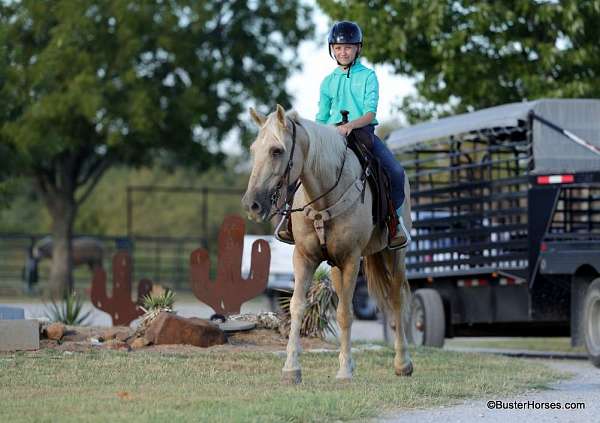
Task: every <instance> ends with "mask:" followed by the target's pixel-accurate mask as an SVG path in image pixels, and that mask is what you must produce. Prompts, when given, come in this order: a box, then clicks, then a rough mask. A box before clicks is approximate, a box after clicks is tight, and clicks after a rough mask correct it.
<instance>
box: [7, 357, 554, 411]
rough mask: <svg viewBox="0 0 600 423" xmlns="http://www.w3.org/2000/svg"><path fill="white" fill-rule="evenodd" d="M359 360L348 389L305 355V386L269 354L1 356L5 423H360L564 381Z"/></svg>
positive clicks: (527, 367) (499, 366)
mask: <svg viewBox="0 0 600 423" xmlns="http://www.w3.org/2000/svg"><path fill="white" fill-rule="evenodd" d="M354 357H355V359H356V362H357V371H356V373H355V379H354V381H353V382H352V383H350V384H343V383H342V384H340V383H337V382H336V380H335V377H334V376H335V372H336V370H337V356H336V355H335V354H332V353H327V354H316V353H310V354H309V353H307V354H304V355H303V356H302V357H301V362H302V365H303V379H304V381H303V383H302V384H301V385H299V386H286V385H282V384H281V383H280V374H281V373H280V372H281V367H282V365H283V358H281V357H279V356H277V355H275V354H272V353H215V352H211V351H210V350H208V351H207V350H204V351H202V352H198V353H194V354H188V355H182V354H178V355H174V354H165V353H156V352H154V353H150V352H133V353H124V352H114V351H94V352H92V353H66V354H65V353H62V352H57V351H52V350H43V351H40V352H36V353H16V354H8V353H0V404H1V406H0V421H3V422H5V421H6V422H22V421H48V422H50V421H52V422H55V421H61V422H68V421H73V422H75V421H77V422H79V421H98V422H100V421H103V422H104V421H128V422H138V421H139V422H164V421H168V422H169V423H173V422H184V421H210V422H221V421H223V422H229V421H244V422H246V421H250V422H261V423H262V422H281V421H298V422H312V421H314V422H317V421H318V422H322V421H331V420H342V421H343V420H357V419H358V420H361V419H365V418H368V417H373V416H377V415H380V414H382V413H384V412H387V411H393V410H399V409H411V408H426V407H433V406H439V405H442V404H450V403H454V402H457V401H460V400H462V399H465V398H484V399H485V398H492V397H493V398H498V397H499V396H501V395H507V394H511V393H515V392H519V391H524V390H528V389H531V388H540V387H544V386H545V385H546V384H548V383H549V382H551V381H553V380H556V379H557V378H559V377H561V375H560V374H559V373H557V372H555V371H552V370H550V369H548V368H546V367H544V366H543V365H542V364H540V363H536V362H531V361H525V360H520V359H511V358H505V357H495V356H485V355H479V354H461V353H454V352H447V351H440V350H436V349H427V348H422V349H418V350H416V351H413V359H414V363H415V374H414V376H413V377H411V378H398V377H396V376H395V375H394V374H393V369H392V357H393V352H392V350H391V349H389V348H385V349H383V350H379V351H364V352H360V353H357V354H355V356H354ZM562 376H564V375H562Z"/></svg>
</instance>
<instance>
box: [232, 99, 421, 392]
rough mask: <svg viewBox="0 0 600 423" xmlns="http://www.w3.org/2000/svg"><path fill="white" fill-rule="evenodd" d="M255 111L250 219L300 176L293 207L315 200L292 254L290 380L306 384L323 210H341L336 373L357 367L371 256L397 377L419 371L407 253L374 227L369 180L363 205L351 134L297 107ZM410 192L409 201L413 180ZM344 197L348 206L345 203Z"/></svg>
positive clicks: (335, 234) (300, 218)
mask: <svg viewBox="0 0 600 423" xmlns="http://www.w3.org/2000/svg"><path fill="white" fill-rule="evenodd" d="M250 115H251V116H252V119H253V120H254V121H255V122H256V123H257V124H258V126H259V127H260V131H259V134H258V137H257V139H256V140H255V141H254V143H253V144H252V146H251V147H250V149H251V152H252V155H253V160H254V163H253V168H252V173H251V175H250V180H249V182H248V189H247V191H246V194H245V195H244V198H243V199H242V203H243V204H244V207H245V209H246V210H247V212H248V214H249V216H250V217H253V218H255V219H257V220H260V219H263V220H264V219H267V218H268V217H269V215H270V214H271V212H272V209H273V208H274V204H275V203H277V198H278V194H281V193H283V194H284V195H285V192H286V190H287V186H289V185H293V184H295V183H296V181H300V182H301V186H300V188H299V189H298V191H297V192H296V195H295V197H294V202H293V207H294V209H296V208H303V206H305V205H306V204H308V203H310V202H311V201H314V200H316V201H315V202H314V203H313V204H311V205H310V206H309V207H305V208H304V212H298V213H292V227H293V235H294V239H295V243H296V247H295V249H294V255H293V265H294V280H295V286H294V294H293V296H292V299H291V304H290V311H291V318H292V321H291V329H290V335H289V341H288V345H287V359H286V361H285V365H284V367H283V379H284V381H288V382H293V383H299V382H300V381H301V371H300V363H299V362H298V354H299V352H300V348H301V347H300V327H301V323H302V319H303V316H304V310H305V304H306V293H307V290H308V288H309V284H310V283H311V281H312V277H313V274H314V272H315V270H316V269H317V267H318V265H319V264H320V263H321V262H322V261H324V260H325V256H324V254H323V249H322V248H321V242H320V236H319V235H318V234H317V230H316V225H315V224H314V223H315V222H316V221H317V220H321V218H322V217H321V216H320V212H322V213H327V212H328V211H327V210H329V211H332V210H334V209H335V211H336V212H335V213H334V215H335V217H332V218H331V219H330V220H326V221H325V222H324V232H325V238H326V251H327V253H328V256H329V258H330V259H331V260H332V261H333V263H334V264H335V266H334V267H333V268H332V270H331V279H332V281H333V287H334V289H335V291H336V293H337V295H338V299H339V302H338V307H337V322H338V325H339V327H340V354H339V362H340V368H339V371H338V373H337V378H338V379H342V380H344V379H345V380H349V379H351V378H352V372H353V369H354V362H353V360H352V357H351V350H350V327H351V325H352V295H353V293H354V287H355V284H356V277H357V274H358V269H359V265H360V258H361V256H363V257H364V258H365V260H364V261H365V273H366V276H367V280H368V286H369V292H370V293H371V294H373V295H374V296H375V298H376V299H377V302H378V304H379V306H380V308H381V309H382V310H384V312H386V313H388V315H389V316H390V321H391V322H393V325H394V328H395V336H396V339H395V350H396V355H395V358H394V368H395V371H396V374H397V375H410V374H412V371H413V365H412V361H411V359H410V356H409V353H408V345H407V342H406V337H405V334H404V327H403V316H404V313H405V310H407V308H406V307H407V305H408V304H409V301H410V289H409V287H408V282H407V280H406V274H405V267H404V255H405V250H399V251H398V250H396V251H391V250H389V249H387V240H388V236H387V229H383V230H382V228H380V227H379V226H375V225H374V224H373V218H372V196H371V190H370V188H369V186H368V184H367V186H366V191H365V193H364V202H363V201H361V195H362V183H363V182H362V181H361V178H360V176H361V174H362V169H361V166H360V164H359V162H358V159H357V158H356V156H355V155H354V154H353V153H352V152H351V151H349V150H348V149H347V148H346V143H345V139H344V137H343V136H341V135H339V134H338V132H337V130H336V129H335V128H334V127H331V126H326V125H320V124H318V123H314V122H311V121H309V120H306V119H302V118H300V117H299V116H298V114H297V113H296V112H295V111H291V112H289V113H288V114H287V115H286V113H285V110H284V109H283V107H281V106H280V105H277V110H276V111H275V112H273V113H271V114H270V115H269V116H268V117H267V116H263V115H261V114H259V113H257V112H256V111H255V110H254V109H250ZM286 169H289V170H287V171H286ZM336 181H337V183H336ZM286 185H287V186H286ZM332 187H333V189H331V188H332ZM351 190H356V191H357V192H358V195H350V196H348V195H347V193H348V192H350V193H351ZM404 191H405V194H406V199H407V202H408V199H409V198H410V196H409V186H408V181H407V182H406V184H405V187H404ZM323 194H325V195H324V196H323ZM340 199H342V200H343V201H339V200H340ZM344 201H345V202H346V204H342V206H343V207H342V206H340V204H341V203H344ZM331 206H335V207H333V208H330V207H331ZM326 209H327V210H326ZM404 212H405V215H404V222H406V223H407V226H408V230H410V226H411V220H410V206H408V205H407V207H404ZM315 216H317V217H315ZM332 216H333V215H332ZM311 217H312V218H311ZM313 219H317V220H313Z"/></svg>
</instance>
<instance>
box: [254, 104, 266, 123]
mask: <svg viewBox="0 0 600 423" xmlns="http://www.w3.org/2000/svg"><path fill="white" fill-rule="evenodd" d="M250 116H251V117H252V120H253V121H254V122H256V124H257V125H258V126H263V125H264V124H265V122H266V121H267V117H266V116H265V115H263V114H261V113H259V112H257V111H256V110H254V107H250Z"/></svg>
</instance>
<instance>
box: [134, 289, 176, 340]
mask: <svg viewBox="0 0 600 423" xmlns="http://www.w3.org/2000/svg"><path fill="white" fill-rule="evenodd" d="M174 304H175V292H174V291H172V290H171V289H168V288H167V289H165V288H163V287H162V286H160V285H156V284H155V285H153V286H152V291H150V293H148V294H146V296H144V298H143V300H142V305H141V306H139V307H140V308H141V309H142V310H143V311H144V315H143V316H142V320H141V321H140V324H139V326H138V328H137V330H136V336H140V335H142V334H143V333H144V332H145V331H146V328H147V327H148V326H149V325H150V323H152V321H153V320H154V319H156V318H157V317H158V315H159V314H160V313H161V312H163V311H166V312H167V313H173V305H174Z"/></svg>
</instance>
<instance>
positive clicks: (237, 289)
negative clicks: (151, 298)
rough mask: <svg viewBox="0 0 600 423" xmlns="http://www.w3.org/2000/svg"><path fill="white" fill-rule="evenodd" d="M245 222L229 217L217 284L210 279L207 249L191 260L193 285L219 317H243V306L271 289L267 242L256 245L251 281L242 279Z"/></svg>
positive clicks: (221, 243)
mask: <svg viewBox="0 0 600 423" xmlns="http://www.w3.org/2000/svg"><path fill="white" fill-rule="evenodd" d="M244 231H245V224H244V219H243V218H241V217H240V216H236V215H230V216H227V217H225V220H224V221H223V225H222V226H221V230H220V232H219V258H218V266H217V277H216V280H214V281H213V280H211V279H210V278H209V270H210V258H209V256H208V251H206V250H205V249H203V248H199V249H197V250H194V251H193V252H192V254H191V256H190V278H191V280H190V284H191V286H192V291H193V292H194V295H195V296H196V298H198V299H199V300H200V301H202V302H203V303H205V304H207V305H209V306H210V307H212V309H213V310H214V311H215V313H217V314H221V315H223V316H229V315H231V314H235V313H239V312H240V308H241V306H242V303H244V302H245V301H248V300H250V299H252V298H254V297H256V296H257V295H259V294H261V293H262V292H263V291H264V290H265V288H266V287H267V280H268V278H269V265H270V263H271V249H270V248H269V243H268V242H267V241H265V240H263V239H259V240H256V241H254V243H253V244H252V262H251V265H250V273H249V275H248V277H247V278H242V251H243V248H244Z"/></svg>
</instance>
